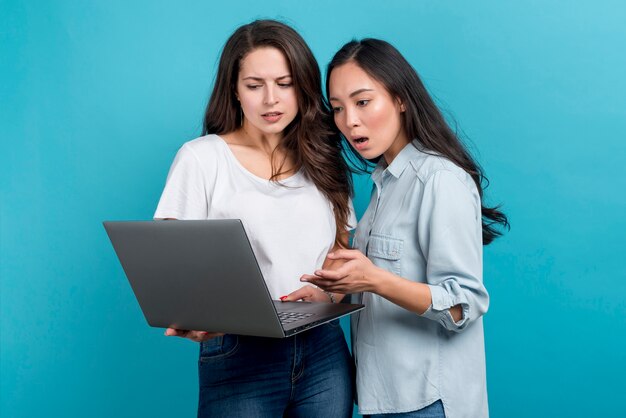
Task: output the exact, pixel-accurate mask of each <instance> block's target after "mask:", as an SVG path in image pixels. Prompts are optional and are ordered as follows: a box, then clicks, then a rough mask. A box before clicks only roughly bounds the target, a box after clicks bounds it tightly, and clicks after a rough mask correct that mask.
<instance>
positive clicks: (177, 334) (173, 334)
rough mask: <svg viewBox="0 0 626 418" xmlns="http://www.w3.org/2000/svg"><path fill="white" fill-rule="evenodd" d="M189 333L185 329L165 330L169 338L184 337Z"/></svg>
mask: <svg viewBox="0 0 626 418" xmlns="http://www.w3.org/2000/svg"><path fill="white" fill-rule="evenodd" d="M188 332H189V331H187V330H184V329H176V328H168V329H166V330H165V335H167V336H168V337H184V336H185V335H186V334H187V333H188Z"/></svg>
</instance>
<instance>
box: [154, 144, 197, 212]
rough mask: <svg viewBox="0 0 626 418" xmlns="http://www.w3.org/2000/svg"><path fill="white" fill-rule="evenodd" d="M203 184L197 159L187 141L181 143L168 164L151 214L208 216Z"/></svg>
mask: <svg viewBox="0 0 626 418" xmlns="http://www.w3.org/2000/svg"><path fill="white" fill-rule="evenodd" d="M205 185H206V178H205V175H204V171H203V169H202V166H201V164H200V159H199V158H198V156H197V155H196V154H195V153H194V151H193V150H192V149H191V147H190V146H189V145H187V144H185V145H183V146H182V147H181V148H180V150H179V151H178V153H177V154H176V157H175V158H174V162H173V163H172V166H171V167H170V171H169V174H168V175H167V181H166V182H165V188H164V189H163V193H162V194H161V199H160V200H159V204H158V206H157V209H156V212H155V213H154V218H155V219H165V218H175V219H207V217H208V201H209V197H208V196H207V188H206V187H205Z"/></svg>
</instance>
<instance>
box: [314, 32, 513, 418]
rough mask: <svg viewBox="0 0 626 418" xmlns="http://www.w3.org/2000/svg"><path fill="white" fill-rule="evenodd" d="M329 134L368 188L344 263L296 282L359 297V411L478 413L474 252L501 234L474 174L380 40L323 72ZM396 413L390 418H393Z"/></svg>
mask: <svg viewBox="0 0 626 418" xmlns="http://www.w3.org/2000/svg"><path fill="white" fill-rule="evenodd" d="M327 94H328V98H329V101H330V104H331V106H332V108H333V110H334V119H335V124H336V127H337V128H338V129H339V131H341V133H342V135H343V137H344V139H345V140H346V141H347V142H348V143H349V144H350V146H351V148H352V149H353V150H355V151H356V156H357V161H360V162H361V163H363V164H364V166H366V165H367V164H369V163H375V164H376V167H375V169H374V170H373V173H372V179H373V181H374V184H375V188H374V190H373V192H372V198H371V201H370V204H369V207H368V208H367V210H366V212H365V213H364V215H363V218H362V219H361V220H360V222H359V224H358V226H357V232H356V235H355V238H354V243H353V247H354V248H356V249H354V250H347V249H340V250H337V251H334V252H333V253H331V254H329V258H330V259H332V260H335V261H337V260H341V261H343V262H345V264H343V265H342V266H341V267H339V268H328V269H319V270H317V271H315V274H314V275H306V276H304V277H303V278H302V280H303V281H308V282H311V283H314V284H316V285H318V286H319V287H321V288H322V289H325V290H327V291H331V292H338V293H356V294H359V295H360V297H361V299H362V303H364V304H365V305H366V309H365V310H364V311H362V312H361V313H360V314H356V315H354V316H353V318H352V333H353V346H352V347H353V354H354V356H355V360H356V365H357V379H356V382H357V399H358V405H359V411H360V412H361V413H362V414H365V415H371V416H383V417H384V416H387V415H386V414H393V415H392V416H394V417H396V416H402V417H448V418H459V417H467V418H482V417H487V416H488V406H487V390H486V378H485V353H484V337H483V324H482V315H483V314H485V312H486V311H487V308H488V304H489V297H488V294H487V291H486V289H485V287H484V286H483V280H482V246H483V245H485V244H489V243H490V242H491V241H492V240H493V239H494V238H496V237H498V236H499V235H500V231H499V230H498V229H497V226H498V225H500V226H504V227H507V226H508V221H507V218H506V216H505V215H504V214H503V213H502V212H501V211H500V210H499V209H498V208H497V207H495V208H494V207H488V206H487V205H485V204H484V203H483V199H482V198H483V187H482V184H483V180H484V176H483V173H482V170H481V169H480V167H479V166H478V164H477V163H476V162H475V161H474V159H473V158H472V157H471V155H470V153H469V152H468V151H467V149H466V148H465V146H464V145H463V144H462V142H461V141H460V140H459V138H458V137H457V135H456V134H455V133H454V132H453V131H452V129H450V127H449V126H448V124H447V123H446V121H445V119H444V117H443V116H442V114H441V112H440V111H439V109H438V108H437V106H436V105H435V103H434V101H433V100H432V98H431V97H430V95H429V94H428V92H427V91H426V89H425V87H424V85H423V84H422V82H421V80H420V78H419V77H418V75H417V73H416V71H415V70H414V69H413V68H412V67H411V65H410V64H409V63H408V62H407V61H406V59H405V58H404V57H403V56H402V55H401V54H400V52H398V50H396V49H395V48H394V47H393V46H391V45H390V44H388V43H387V42H384V41H381V40H376V39H364V40H362V41H360V42H357V41H352V42H349V43H348V44H346V45H344V46H343V47H342V48H341V49H340V50H339V52H337V54H336V55H335V56H334V58H333V59H332V61H331V62H330V64H329V66H328V72H327ZM396 414H397V415H396Z"/></svg>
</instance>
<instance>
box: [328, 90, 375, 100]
mask: <svg viewBox="0 0 626 418" xmlns="http://www.w3.org/2000/svg"><path fill="white" fill-rule="evenodd" d="M365 91H374V90H373V89H358V90H355V91H353V92H352V93H350V96H348V97H351V98H352V97H354V96H358V95H359V94H361V93H363V92H365ZM328 100H336V101H339V99H338V98H336V97H329V98H328Z"/></svg>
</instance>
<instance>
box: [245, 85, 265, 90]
mask: <svg viewBox="0 0 626 418" xmlns="http://www.w3.org/2000/svg"><path fill="white" fill-rule="evenodd" d="M246 87H247V88H248V90H258V89H260V88H261V87H262V86H261V85H260V84H248V85H247V86H246Z"/></svg>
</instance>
